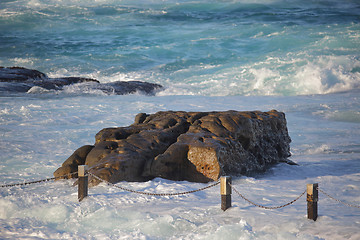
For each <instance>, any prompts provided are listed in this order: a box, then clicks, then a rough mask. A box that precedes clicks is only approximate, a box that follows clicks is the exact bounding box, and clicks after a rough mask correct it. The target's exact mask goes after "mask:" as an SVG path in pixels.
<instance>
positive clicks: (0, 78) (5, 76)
mask: <svg viewBox="0 0 360 240" xmlns="http://www.w3.org/2000/svg"><path fill="white" fill-rule="evenodd" d="M42 78H47V76H46V75H45V74H44V73H42V72H39V71H37V70H33V69H27V68H22V67H9V68H6V67H1V66H0V82H21V81H26V80H29V79H42Z"/></svg>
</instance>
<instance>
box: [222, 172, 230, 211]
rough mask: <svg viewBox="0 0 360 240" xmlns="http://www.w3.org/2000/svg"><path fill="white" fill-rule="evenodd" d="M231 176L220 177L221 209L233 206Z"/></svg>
mask: <svg viewBox="0 0 360 240" xmlns="http://www.w3.org/2000/svg"><path fill="white" fill-rule="evenodd" d="M230 184H231V177H229V176H226V177H221V178H220V194H221V209H222V210H223V211H225V210H226V209H228V208H230V207H231V186H230Z"/></svg>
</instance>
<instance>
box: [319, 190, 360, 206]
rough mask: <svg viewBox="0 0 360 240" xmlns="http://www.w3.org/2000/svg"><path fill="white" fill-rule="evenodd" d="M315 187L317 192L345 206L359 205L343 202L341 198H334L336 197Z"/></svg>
mask: <svg viewBox="0 0 360 240" xmlns="http://www.w3.org/2000/svg"><path fill="white" fill-rule="evenodd" d="M317 189H318V190H319V192H321V193H323V194H324V195H325V196H327V197H328V198H330V199H332V200H334V201H336V202H338V203H341V204H343V205H345V206H348V207H353V208H360V206H358V205H353V204H350V203H346V202H344V201H341V200H339V199H336V198H334V197H332V196H330V195H329V194H328V193H326V192H324V191H323V190H321V189H320V188H317Z"/></svg>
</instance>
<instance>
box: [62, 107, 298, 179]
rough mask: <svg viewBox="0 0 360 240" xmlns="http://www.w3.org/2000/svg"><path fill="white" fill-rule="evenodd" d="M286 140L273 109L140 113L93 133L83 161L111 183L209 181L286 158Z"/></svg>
mask: <svg viewBox="0 0 360 240" xmlns="http://www.w3.org/2000/svg"><path fill="white" fill-rule="evenodd" d="M290 142H291V139H290V137H289V135H288V131H287V126H286V119H285V114H284V113H281V112H277V111H276V110H272V111H269V112H259V111H255V112H238V111H227V112H180V111H179V112H172V111H168V112H158V113H155V114H151V115H147V114H145V113H140V114H138V115H137V116H136V117H135V123H134V124H132V125H130V126H128V127H119V128H105V129H103V130H101V131H100V132H99V133H98V134H96V136H95V145H94V148H93V149H91V151H90V152H89V153H88V154H87V156H86V160H85V164H87V165H88V166H89V167H90V172H91V173H93V174H95V175H97V176H99V177H101V178H103V179H105V180H107V181H110V182H112V183H116V182H119V181H147V180H149V179H152V178H155V177H162V178H166V179H172V180H187V181H195V182H208V181H214V180H217V179H218V178H219V177H220V176H221V175H224V174H227V175H228V174H229V175H239V174H244V175H246V174H249V173H252V172H262V171H265V170H266V169H267V168H268V167H269V166H271V165H273V164H276V163H279V162H288V160H287V158H288V157H289V156H290ZM68 160H69V159H68ZM68 160H67V161H68ZM82 160H83V158H82ZM67 161H66V162H67ZM70 162H71V163H74V162H75V161H72V160H71V161H70ZM64 164H65V163H64ZM64 164H63V167H61V168H62V169H64V170H67V171H69V170H70V168H69V167H67V168H66V169H65V168H64ZM70 165H71V166H73V165H74V164H70ZM70 165H69V164H65V166H70ZM71 171H73V172H75V171H76V169H75V168H73V169H72V170H71ZM62 173H64V172H62ZM68 173H70V172H68ZM65 174H66V172H65ZM97 183H98V180H96V179H92V180H91V184H93V185H94V184H97Z"/></svg>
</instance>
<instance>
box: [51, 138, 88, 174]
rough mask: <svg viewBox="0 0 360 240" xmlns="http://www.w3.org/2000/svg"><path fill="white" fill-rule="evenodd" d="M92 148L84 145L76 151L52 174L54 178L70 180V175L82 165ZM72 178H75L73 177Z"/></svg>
mask: <svg viewBox="0 0 360 240" xmlns="http://www.w3.org/2000/svg"><path fill="white" fill-rule="evenodd" d="M93 148H94V146H91V145H85V146H82V147H80V148H79V149H77V150H76V151H75V152H74V153H73V154H72V155H71V156H70V157H69V158H68V159H66V161H65V162H64V163H63V164H62V166H61V167H60V168H58V169H57V170H56V171H55V172H54V176H55V177H56V178H71V175H70V173H74V172H77V169H78V166H79V165H84V164H85V160H86V156H87V155H88V154H89V152H90V151H91V150H92V149H93ZM73 177H77V175H74V176H73Z"/></svg>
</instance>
